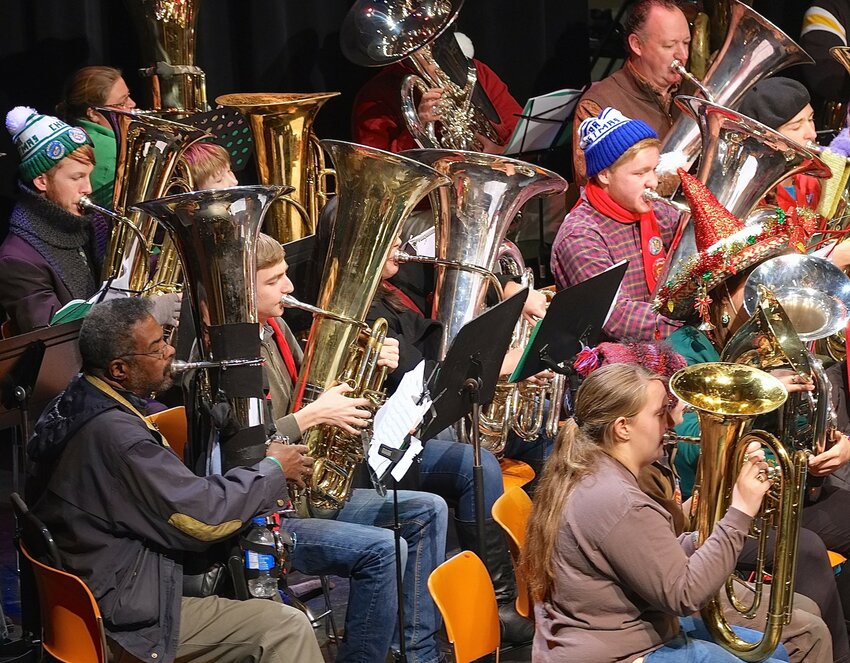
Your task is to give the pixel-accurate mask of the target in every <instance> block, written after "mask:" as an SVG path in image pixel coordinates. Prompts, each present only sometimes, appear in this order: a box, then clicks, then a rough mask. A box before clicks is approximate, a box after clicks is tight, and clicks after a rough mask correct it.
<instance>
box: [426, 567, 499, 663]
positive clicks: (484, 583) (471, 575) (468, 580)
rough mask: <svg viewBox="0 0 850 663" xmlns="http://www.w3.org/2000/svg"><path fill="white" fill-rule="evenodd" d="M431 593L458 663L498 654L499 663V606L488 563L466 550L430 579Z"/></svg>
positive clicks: (437, 570) (429, 587)
mask: <svg viewBox="0 0 850 663" xmlns="http://www.w3.org/2000/svg"><path fill="white" fill-rule="evenodd" d="M428 591H429V592H430V593H431V597H432V598H433V599H434V603H436V604H437V607H438V608H439V609H440V614H441V615H442V616H443V621H444V622H445V624H446V633H447V634H448V636H449V642H450V643H451V644H452V646H453V647H454V654H455V661H456V663H468V662H469V661H474V660H476V659H478V658H481V657H482V656H486V655H487V654H491V653H493V652H495V653H496V663H498V662H499V606H498V605H497V604H496V593H495V592H494V591H493V583H492V582H491V581H490V574H489V573H487V568H486V567H485V566H484V563H483V562H482V561H481V560H480V559H479V558H478V555H476V554H475V553H473V552H470V551H469V550H464V551H462V552H460V553H458V554H457V555H455V556H454V557H452V558H451V559H448V560H446V561H445V562H443V563H442V564H440V566H438V567H437V568H436V569H434V570H433V572H432V573H431V575H430V576H429V577H428Z"/></svg>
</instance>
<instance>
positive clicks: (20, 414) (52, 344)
mask: <svg viewBox="0 0 850 663" xmlns="http://www.w3.org/2000/svg"><path fill="white" fill-rule="evenodd" d="M82 324H83V323H82V320H75V321H73V322H69V323H67V324H64V325H59V326H57V327H45V328H44V329H38V330H36V331H33V332H29V333H28V334H21V335H20V336H13V337H12V338H9V339H5V340H3V341H0V428H8V427H16V428H17V427H20V437H21V438H22V439H23V442H21V441H20V440H19V439H18V436H17V434H16V437H15V442H14V449H13V453H14V458H13V464H12V486H13V489H14V490H15V491H16V492H18V491H19V490H20V486H19V476H18V475H19V467H20V464H21V463H22V462H25V458H26V443H27V440H28V439H29V432H30V429H31V425H32V423H34V421H35V419H37V418H38V416H39V415H40V414H41V411H42V410H43V409H44V407H45V406H46V405H47V403H49V402H50V401H51V400H52V399H53V398H54V397H55V396H57V395H58V394H59V393H60V392H61V391H62V390H63V389H65V387H66V386H67V385H68V382H70V380H71V378H72V377H73V376H74V375H76V374H77V373H78V372H79V370H80V366H81V365H82V360H81V359H80V350H79V347H78V345H77V338H78V337H79V335H80V326H81V325H82Z"/></svg>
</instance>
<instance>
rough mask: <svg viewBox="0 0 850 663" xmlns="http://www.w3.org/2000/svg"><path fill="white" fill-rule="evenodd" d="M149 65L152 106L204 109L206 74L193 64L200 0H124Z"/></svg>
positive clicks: (146, 74) (144, 73) (145, 72)
mask: <svg viewBox="0 0 850 663" xmlns="http://www.w3.org/2000/svg"><path fill="white" fill-rule="evenodd" d="M124 4H125V5H126V6H127V9H129V11H130V15H131V16H132V19H133V22H134V23H135V24H136V28H137V30H138V32H139V39H140V43H141V46H142V51H143V52H144V53H145V56H144V57H145V59H147V61H148V62H149V65H148V66H147V67H145V68H143V69H140V70H139V73H140V74H141V75H142V76H144V77H146V78H149V79H150V81H151V95H152V106H151V107H152V108H153V109H155V110H166V111H172V110H176V111H185V113H183V114H192V113H202V112H204V111H206V110H207V91H206V75H205V74H204V71H203V69H201V68H200V67H198V66H196V65H195V25H196V23H197V19H198V9H199V8H200V4H201V0H124Z"/></svg>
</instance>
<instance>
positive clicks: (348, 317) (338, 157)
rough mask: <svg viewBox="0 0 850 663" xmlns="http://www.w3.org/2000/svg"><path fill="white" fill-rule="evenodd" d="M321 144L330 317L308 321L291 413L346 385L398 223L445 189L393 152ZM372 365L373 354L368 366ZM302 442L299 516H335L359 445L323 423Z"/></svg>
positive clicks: (325, 299)
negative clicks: (327, 169) (331, 186)
mask: <svg viewBox="0 0 850 663" xmlns="http://www.w3.org/2000/svg"><path fill="white" fill-rule="evenodd" d="M322 145H323V146H324V147H325V148H326V149H328V151H329V152H330V153H331V157H332V159H333V162H334V164H335V166H336V169H337V172H338V173H339V176H338V188H339V193H338V194H337V195H338V197H339V205H338V211H337V216H336V221H335V223H334V230H333V234H332V236H331V241H330V247H329V248H328V253H327V258H326V261H325V267H324V273H323V276H322V281H321V282H322V288H321V292H320V293H319V300H318V308H319V309H323V310H324V311H326V312H330V313H332V314H333V315H327V314H326V313H320V314H317V315H315V316H314V318H313V324H312V326H311V328H310V335H309V337H308V339H307V347H306V348H305V351H304V361H303V363H302V365H301V371H300V372H299V374H298V381H297V382H296V385H295V388H294V391H293V402H292V411H293V412H295V411H297V410H299V409H300V408H301V407H303V406H304V405H306V404H308V403H311V402H312V401H314V400H315V399H316V398H318V396H319V395H321V393H322V392H323V391H325V390H326V389H328V388H329V387H332V386H333V385H335V384H337V383H338V382H340V380H342V379H346V377H347V376H346V375H344V373H345V369H346V367H347V366H348V365H350V364H349V357H350V355H351V354H352V353H353V352H359V350H358V349H357V345H358V344H357V341H358V337H359V336H360V333H361V330H362V329H363V327H365V325H364V324H363V320H365V318H366V313H367V312H368V310H369V306H370V304H371V302H372V298H373V297H374V296H375V293H376V292H377V290H378V286H379V284H380V280H381V270H382V269H383V266H384V263H385V262H386V261H387V258H388V257H389V254H390V251H391V250H392V244H393V242H394V241H395V239H396V238H397V237H398V235H399V233H400V231H401V224H402V222H403V221H404V219H405V217H406V216H407V215H408V214H409V213H410V212H411V211H412V210H413V208H414V207H415V206H416V204H417V203H418V202H419V201H420V200H421V199H422V197H423V196H424V195H425V194H426V193H428V192H429V191H431V190H432V189H434V188H435V187H438V186H443V185H445V184H448V180H447V179H446V178H445V177H443V176H442V175H440V174H439V173H438V172H436V171H435V170H434V169H432V168H428V167H427V166H424V165H422V164H421V163H418V162H416V161H413V160H411V159H408V158H405V157H403V156H399V155H397V154H391V153H389V152H384V151H383V150H377V149H374V148H369V147H365V146H363V145H355V144H353V143H344V142H341V141H322ZM376 327H379V325H378V324H376ZM381 342H382V341H381ZM376 359H377V355H376V353H372V362H374V360H376ZM373 370H374V363H372V365H371V366H366V367H364V368H363V370H362V372H361V373H362V375H363V376H364V382H363V384H362V387H364V388H366V389H368V384H369V377H368V376H369V375H371V374H372V371H373ZM355 389H358V390H359V387H355ZM304 443H305V444H306V445H307V447H308V449H309V452H310V455H311V456H313V457H314V458H315V459H316V464H315V465H314V468H313V476H312V478H311V479H310V483H309V486H308V489H307V495H306V500H307V504H306V505H304V506H302V508H301V509H300V510H301V512H302V513H303V512H304V511H305V510H306V511H307V512H309V513H310V514H311V515H313V516H319V517H334V516H335V515H336V514H337V513H338V510H339V509H340V508H341V507H342V505H343V504H344V503H345V501H346V500H347V499H348V497H349V494H350V491H351V482H352V479H353V471H354V467H355V465H356V464H357V463H359V462H360V461H361V460H362V459H363V457H364V450H363V440H362V439H361V437H360V436H357V437H356V438H354V437H352V436H351V435H348V434H347V433H345V432H344V431H341V430H340V429H338V428H336V427H334V426H328V425H322V426H314V427H313V428H310V429H309V430H308V431H307V432H306V433H305V434H304Z"/></svg>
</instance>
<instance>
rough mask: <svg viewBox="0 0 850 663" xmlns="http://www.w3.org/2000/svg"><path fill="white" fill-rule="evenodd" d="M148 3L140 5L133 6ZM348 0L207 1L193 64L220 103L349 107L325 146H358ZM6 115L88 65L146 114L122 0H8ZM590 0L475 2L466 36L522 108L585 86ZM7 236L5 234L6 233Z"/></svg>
mask: <svg viewBox="0 0 850 663" xmlns="http://www.w3.org/2000/svg"><path fill="white" fill-rule="evenodd" d="M136 1H139V2H140V1H141V0H136ZM196 1H197V0H196ZM350 5H351V2H349V1H347V0H200V7H199V14H198V29H197V57H196V61H197V64H198V65H199V66H201V67H202V68H203V69H204V70H205V71H206V73H207V96H208V98H209V100H210V102H212V101H213V100H214V99H215V97H216V96H217V95H220V94H225V93H228V92H273V91H285V92H313V91H324V90H335V91H339V92H341V93H342V96H341V97H338V98H335V99H333V100H331V101H329V102H328V103H327V104H326V105H325V106H324V108H323V109H322V110H321V112H320V113H319V116H318V119H317V122H316V131H317V134H318V135H319V136H320V137H326V138H340V139H344V140H346V139H350V129H349V118H350V113H351V106H352V102H353V99H354V95H355V93H356V92H357V90H358V89H359V87H360V86H361V85H362V84H363V83H364V82H365V81H366V80H368V79H369V78H370V77H371V76H372V75H373V74H374V73H375V72H374V71H372V70H369V69H365V68H361V67H357V66H355V65H353V64H351V63H349V62H348V61H347V60H346V59H345V58H344V57H343V56H342V54H341V52H340V49H339V27H340V25H341V23H342V20H343V18H344V16H345V14H346V12H347V11H348V8H349V6H350ZM0 8H2V20H0V111H2V113H3V117H4V118H5V114H6V112H7V111H8V110H9V109H10V108H11V107H12V106H15V105H20V104H25V105H29V106H33V107H35V108H36V109H37V110H39V111H41V112H52V111H53V107H54V106H55V104H56V102H57V101H58V100H59V96H60V94H61V89H62V84H63V81H64V80H65V79H66V78H67V77H68V75H69V74H71V73H72V72H73V71H74V70H75V69H77V68H79V67H81V66H84V65H86V64H108V65H112V66H116V67H119V68H120V69H122V70H123V72H124V78H125V79H126V80H127V83H128V85H129V86H130V89H131V91H132V93H133V97H134V98H135V99H136V101H137V103H138V104H139V105H140V106H141V107H145V106H147V104H148V101H149V96H148V91H147V87H146V82H145V81H144V80H142V79H140V78H139V77H138V76H137V75H136V73H135V72H136V70H137V69H138V68H139V67H141V66H142V65H144V64H147V63H145V62H143V61H142V57H141V51H140V48H139V43H138V38H137V32H136V29H135V26H134V25H133V24H132V23H131V21H130V17H129V14H128V12H127V10H126V7H125V5H124V2H122V0H0ZM587 12H588V9H587V0H467V1H466V3H465V6H464V8H463V10H462V12H461V16H460V20H459V26H460V29H461V30H462V31H464V32H465V33H467V34H468V35H469V36H470V37H471V38H472V40H473V42H474V43H475V47H476V57H478V58H480V59H482V60H484V61H485V62H487V63H488V64H489V65H490V66H491V67H492V68H493V69H494V70H495V71H496V72H497V73H498V74H499V75H500V76H501V77H502V78H503V79H504V80H505V82H506V83H507V84H508V86H509V87H510V89H511V91H512V92H513V94H514V96H515V97H516V98H517V99H518V100H519V101H520V103H523V102H524V101H525V99H527V98H528V97H529V96H531V95H534V94H541V93H544V92H548V91H551V90H555V89H559V88H568V87H581V86H582V85H584V84H585V83H586V81H587V77H588V71H587V69H588V64H587V63H588V60H589V53H588V45H587V44H588V40H587V27H586V23H587ZM0 134H2V138H0V152H7V153H12V154H10V155H9V156H7V157H5V158H0V206H2V209H0V219H2V220H0V223H2V224H5V219H6V218H7V211H8V208H9V205H10V200H11V196H12V195H13V191H14V170H15V167H16V159H15V156H14V149H13V146H12V144H11V141H10V140H9V136H8V134H7V132H6V131H0ZM3 229H4V230H5V225H4V226H3Z"/></svg>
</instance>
